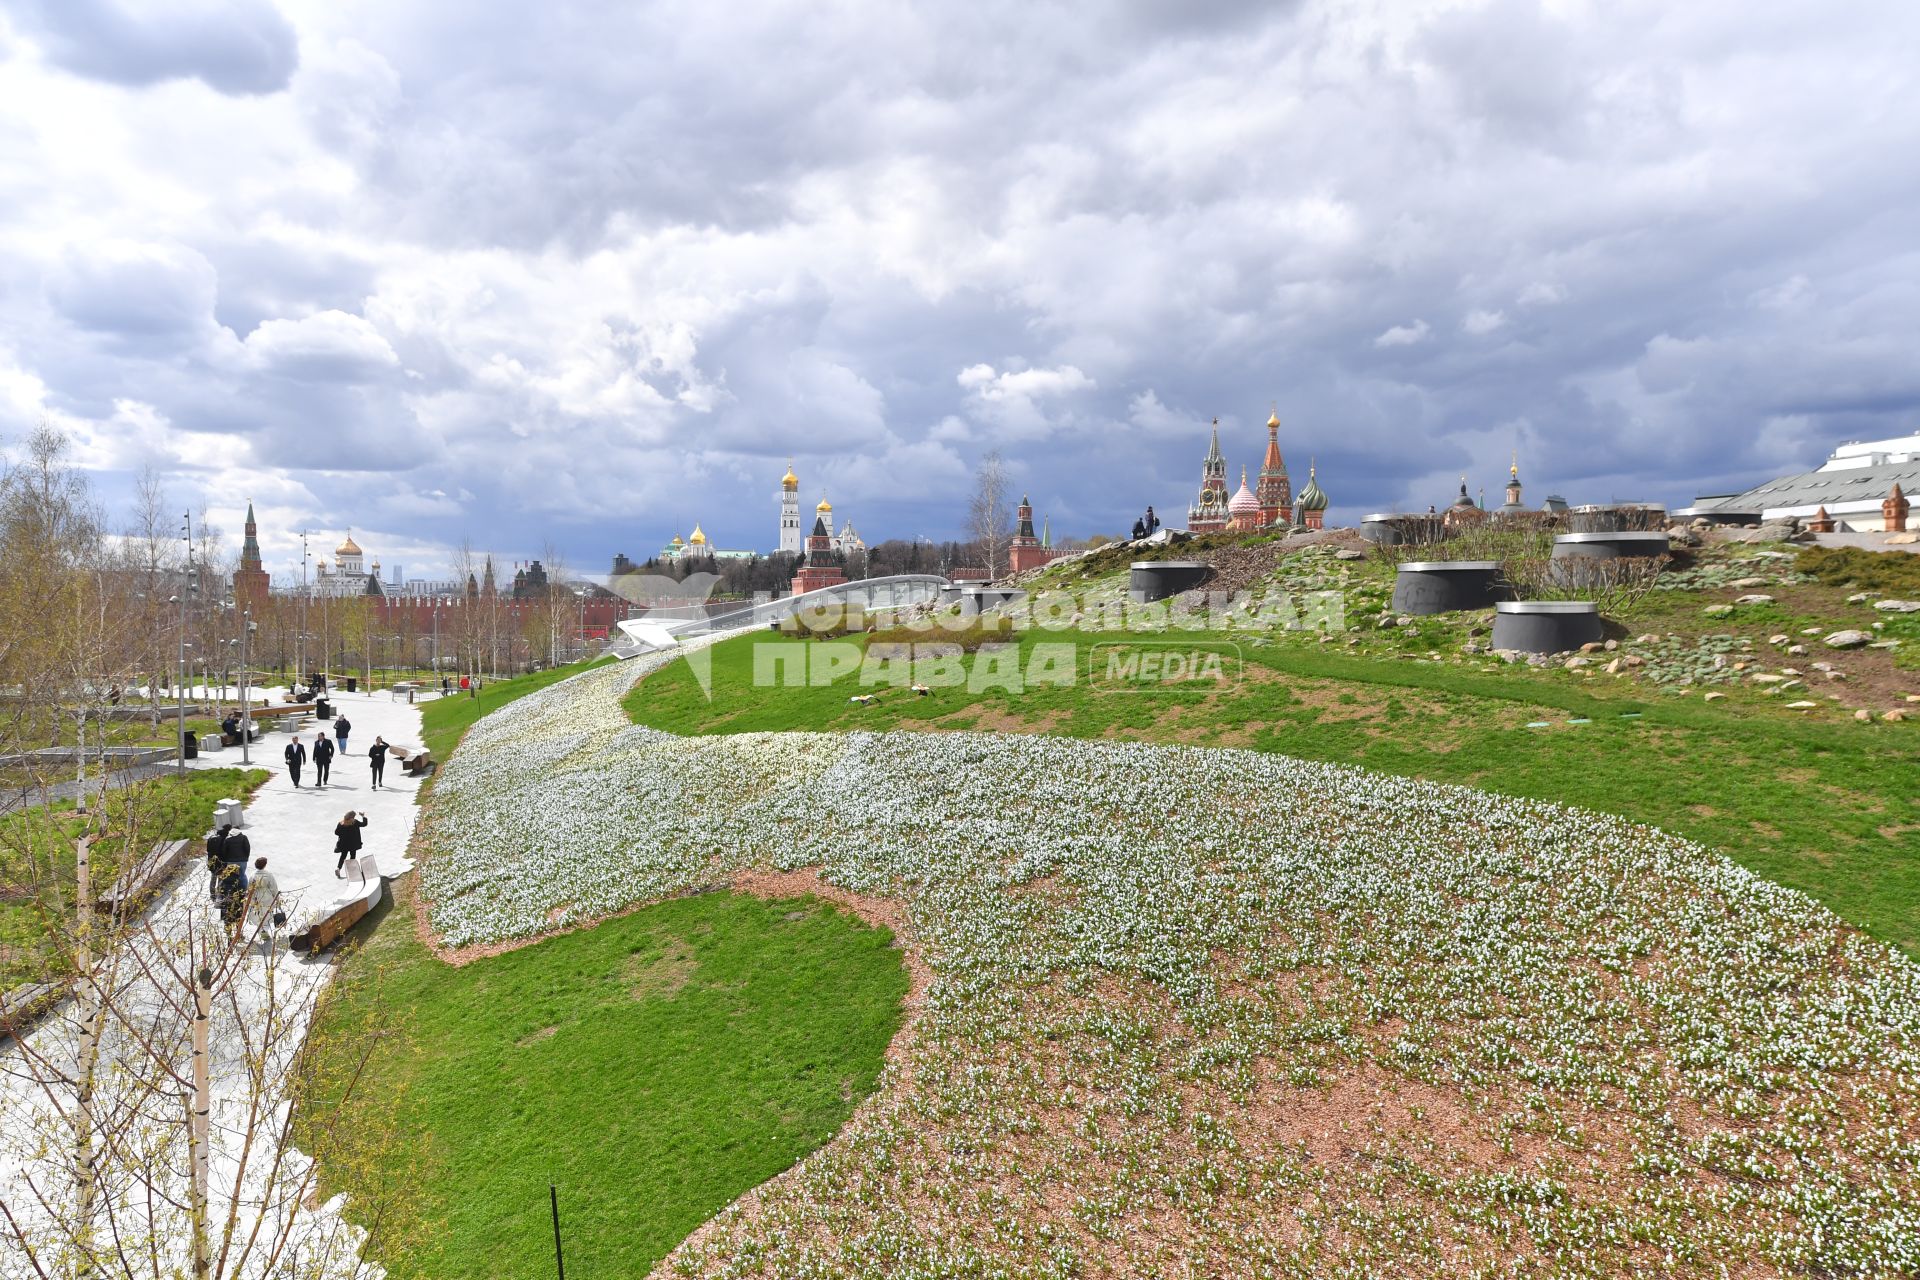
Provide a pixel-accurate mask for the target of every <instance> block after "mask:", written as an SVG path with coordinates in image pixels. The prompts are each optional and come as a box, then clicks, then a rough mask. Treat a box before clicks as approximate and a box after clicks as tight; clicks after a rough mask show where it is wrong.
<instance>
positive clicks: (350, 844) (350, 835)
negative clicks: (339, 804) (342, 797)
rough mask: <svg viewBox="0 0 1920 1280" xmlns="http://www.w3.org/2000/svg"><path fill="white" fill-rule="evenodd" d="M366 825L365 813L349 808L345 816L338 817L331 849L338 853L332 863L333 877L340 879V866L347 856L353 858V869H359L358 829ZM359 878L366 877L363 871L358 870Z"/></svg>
mask: <svg viewBox="0 0 1920 1280" xmlns="http://www.w3.org/2000/svg"><path fill="white" fill-rule="evenodd" d="M366 825H367V815H366V814H364V813H355V812H354V811H353V810H351V809H349V810H347V816H346V817H344V818H342V819H340V825H339V826H337V827H335V828H334V829H333V851H334V852H335V853H337V854H339V855H340V856H339V858H338V859H336V860H335V862H334V864H333V878H334V879H336V880H338V879H341V871H340V868H342V867H344V866H346V865H347V860H348V859H349V858H351V859H352V860H353V869H354V870H355V871H360V831H361V829H362V828H363V827H365V826H366ZM360 878H361V879H362V880H365V879H366V878H367V876H366V873H365V872H364V871H362V872H360Z"/></svg>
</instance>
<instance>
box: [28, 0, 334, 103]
mask: <svg viewBox="0 0 1920 1280" xmlns="http://www.w3.org/2000/svg"><path fill="white" fill-rule="evenodd" d="M19 16H20V18H21V19H22V20H23V21H24V24H25V26H26V29H27V31H28V32H29V33H30V34H31V35H33V36H35V37H36V38H37V39H39V40H40V41H41V42H42V45H43V47H44V48H45V50H46V52H47V54H48V56H49V57H50V58H51V59H52V60H53V61H54V62H55V63H56V64H57V65H59V66H61V67H63V68H65V69H66V70H68V71H71V72H73V73H75V74H76V75H83V76H87V77H90V78H92V79H96V80H105V81H109V82H111V83H114V84H123V85H149V84H157V83H159V82H160V81H163V80H185V79H194V80H200V81H202V82H204V83H205V84H206V85H207V86H208V87H209V88H212V89H216V90H218V91H219V92H221V93H228V94H241V95H248V94H261V93H274V92H277V91H279V90H281V89H284V88H286V87H287V81H288V80H289V79H290V78H291V77H292V75H293V71H294V68H295V67H296V66H297V65H298V64H299V60H300V51H299V43H298V41H297V39H296V38H295V35H294V30H293V27H292V25H291V24H290V23H288V21H287V20H286V18H285V17H283V16H282V15H281V14H280V12H279V10H277V9H276V8H275V7H274V6H273V4H272V3H270V0H153V2H151V3H149V2H148V0H135V2H134V3H120V2H118V0H20V4H19Z"/></svg>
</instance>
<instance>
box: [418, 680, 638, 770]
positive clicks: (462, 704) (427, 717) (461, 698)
mask: <svg viewBox="0 0 1920 1280" xmlns="http://www.w3.org/2000/svg"><path fill="white" fill-rule="evenodd" d="M610 661H612V659H610V658H599V659H594V660H592V661H588V662H574V663H569V664H567V665H565V666H559V667H554V668H552V669H551V670H548V671H536V672H535V673H534V674H532V675H530V676H515V677H513V678H512V679H510V680H488V681H485V682H484V683H483V684H482V685H481V688H480V692H479V693H478V694H476V695H474V696H472V697H469V696H467V694H466V693H464V692H462V691H461V690H460V689H458V688H457V687H456V688H455V690H454V692H453V695H452V696H451V697H446V698H434V699H432V700H430V701H428V702H426V703H424V704H422V706H421V708H420V722H421V734H422V737H423V739H424V742H425V745H426V747H427V749H428V750H429V751H431V752H433V755H434V758H435V759H437V760H445V759H446V758H447V756H448V755H449V754H450V753H451V752H452V751H453V748H454V744H456V743H458V742H459V741H460V735H461V734H463V733H465V732H466V731H467V727H468V726H469V725H471V724H473V722H474V721H476V720H478V719H480V718H481V717H482V716H485V715H487V714H488V713H489V712H493V711H498V710H499V709H500V708H501V707H503V706H505V705H506V704H507V703H509V702H512V701H513V700H514V699H515V698H524V697H525V696H526V695H528V694H529V693H532V692H534V691H535V690H536V689H544V688H546V687H547V686H548V685H550V684H555V683H557V682H559V681H561V680H565V679H566V678H567V677H568V676H572V675H578V674H579V673H580V672H582V671H585V670H586V669H587V668H588V667H592V666H598V665H599V664H600V663H601V662H610ZM454 683H455V685H456V686H457V685H458V684H459V681H457V680H456V681H455V682H454Z"/></svg>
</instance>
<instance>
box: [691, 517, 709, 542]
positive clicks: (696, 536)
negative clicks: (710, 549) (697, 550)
mask: <svg viewBox="0 0 1920 1280" xmlns="http://www.w3.org/2000/svg"><path fill="white" fill-rule="evenodd" d="M687 541H688V542H691V543H692V544H693V545H694V546H696V547H704V546H706V545H707V535H706V534H704V533H702V532H701V531H700V525H699V522H698V521H696V522H695V523H694V526H693V536H692V537H691V538H688V539H687Z"/></svg>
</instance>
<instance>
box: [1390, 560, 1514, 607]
mask: <svg viewBox="0 0 1920 1280" xmlns="http://www.w3.org/2000/svg"><path fill="white" fill-rule="evenodd" d="M1505 595H1506V586H1505V584H1504V583H1503V582H1502V581H1501V579H1500V562H1499V561H1498V560H1409V561H1408V562H1407V563H1405V564H1403V565H1401V566H1400V573H1399V576H1398V577H1396V578H1395V579H1394V581H1393V609H1394V612H1395V613H1410V614H1413V615H1415V616H1424V615H1426V614H1430V613H1452V612H1455V611H1457V610H1460V609H1484V608H1486V607H1487V606H1489V605H1491V604H1493V603H1494V602H1495V601H1497V600H1500V599H1502V598H1503V597H1504V596H1505Z"/></svg>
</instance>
